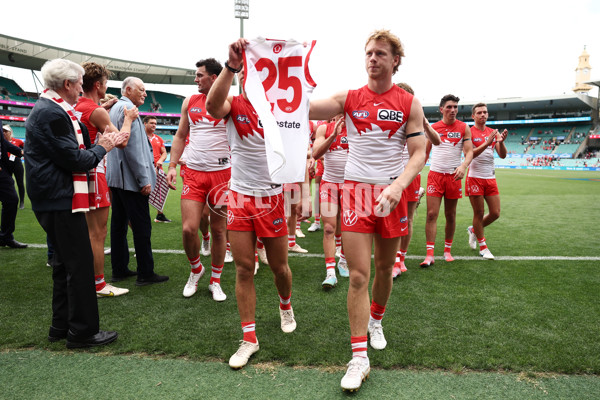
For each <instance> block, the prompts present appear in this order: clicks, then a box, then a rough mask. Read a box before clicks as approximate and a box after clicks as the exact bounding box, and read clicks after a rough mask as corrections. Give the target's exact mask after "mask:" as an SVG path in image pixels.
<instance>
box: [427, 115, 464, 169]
mask: <svg viewBox="0 0 600 400" xmlns="http://www.w3.org/2000/svg"><path fill="white" fill-rule="evenodd" d="M431 127H432V128H433V129H435V131H436V132H437V133H439V134H440V140H441V141H442V143H440V144H439V145H438V146H432V148H431V157H430V160H431V171H435V172H439V173H442V174H451V173H453V172H454V170H455V169H456V168H457V167H458V166H460V163H461V155H462V150H463V143H464V138H465V130H466V127H467V124H465V123H464V122H462V121H459V120H456V121H454V123H453V124H451V125H446V124H445V123H444V121H438V122H436V123H435V124H433V125H431Z"/></svg>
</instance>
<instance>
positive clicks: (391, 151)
mask: <svg viewBox="0 0 600 400" xmlns="http://www.w3.org/2000/svg"><path fill="white" fill-rule="evenodd" d="M412 101H413V95H411V94H410V93H408V92H406V91H404V90H403V89H400V88H399V87H398V86H396V85H393V86H392V88H391V89H390V90H388V91H387V92H385V93H382V94H377V93H375V92H373V91H372V90H371V89H369V88H368V87H367V86H363V87H362V88H360V89H358V90H350V91H348V97H347V98H346V104H345V105H344V112H345V114H346V129H347V130H348V146H349V149H350V152H349V153H348V161H347V162H346V171H345V179H347V180H352V181H357V182H365V183H370V184H390V183H392V182H393V181H394V180H395V179H396V178H397V177H398V176H399V175H400V174H402V172H403V171H404V165H403V164H402V163H401V162H400V154H401V153H402V151H403V150H404V148H405V147H406V135H407V132H406V121H408V118H409V116H410V109H411V105H412Z"/></svg>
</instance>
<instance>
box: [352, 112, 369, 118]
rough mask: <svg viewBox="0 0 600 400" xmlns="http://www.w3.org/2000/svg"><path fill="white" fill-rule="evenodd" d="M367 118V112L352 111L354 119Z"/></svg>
mask: <svg viewBox="0 0 600 400" xmlns="http://www.w3.org/2000/svg"><path fill="white" fill-rule="evenodd" d="M368 116H369V112H368V111H364V110H355V111H352V117H353V118H356V119H365V118H367V117H368Z"/></svg>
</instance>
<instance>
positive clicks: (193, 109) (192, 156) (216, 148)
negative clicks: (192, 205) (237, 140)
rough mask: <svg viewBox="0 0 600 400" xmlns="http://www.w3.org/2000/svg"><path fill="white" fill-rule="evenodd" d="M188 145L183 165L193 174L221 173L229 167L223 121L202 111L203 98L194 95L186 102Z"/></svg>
mask: <svg viewBox="0 0 600 400" xmlns="http://www.w3.org/2000/svg"><path fill="white" fill-rule="evenodd" d="M188 119H189V121H190V135H189V144H188V145H187V146H186V150H185V163H186V165H187V166H188V168H192V169H194V170H196V171H204V172H207V171H221V170H224V169H227V168H230V167H231V163H230V154H229V143H227V132H226V128H225V121H224V120H222V119H215V118H213V117H211V116H210V114H209V113H208V112H207V111H206V95H205V94H204V93H200V94H195V95H193V96H191V97H190V100H189V102H188Z"/></svg>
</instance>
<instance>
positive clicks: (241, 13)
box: [234, 0, 250, 94]
mask: <svg viewBox="0 0 600 400" xmlns="http://www.w3.org/2000/svg"><path fill="white" fill-rule="evenodd" d="M234 13H235V17H236V18H239V19H240V37H241V38H243V37H244V20H245V19H248V18H249V17H250V0H235V3H234ZM239 92H240V94H242V84H241V83H240V86H239Z"/></svg>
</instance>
